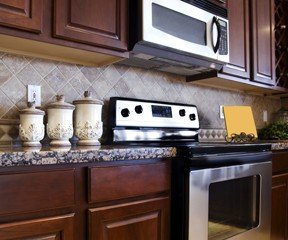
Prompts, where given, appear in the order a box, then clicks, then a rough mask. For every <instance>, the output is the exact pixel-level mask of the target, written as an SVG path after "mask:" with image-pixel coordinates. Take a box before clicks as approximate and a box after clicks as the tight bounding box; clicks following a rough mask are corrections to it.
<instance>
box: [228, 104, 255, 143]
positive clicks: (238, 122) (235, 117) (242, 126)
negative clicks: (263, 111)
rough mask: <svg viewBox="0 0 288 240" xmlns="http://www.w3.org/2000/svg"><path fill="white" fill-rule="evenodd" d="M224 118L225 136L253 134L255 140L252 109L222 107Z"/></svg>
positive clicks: (246, 107) (245, 107) (247, 107)
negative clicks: (242, 133)
mask: <svg viewBox="0 0 288 240" xmlns="http://www.w3.org/2000/svg"><path fill="white" fill-rule="evenodd" d="M223 110H224V116H225V124H226V131H227V135H228V136H229V137H230V136H231V134H233V133H235V134H240V133H241V132H244V133H246V134H251V133H252V134H254V136H255V137H256V138H258V136H257V130H256V126H255V121H254V118H253V113H252V109H251V107H249V106H224V107H223Z"/></svg>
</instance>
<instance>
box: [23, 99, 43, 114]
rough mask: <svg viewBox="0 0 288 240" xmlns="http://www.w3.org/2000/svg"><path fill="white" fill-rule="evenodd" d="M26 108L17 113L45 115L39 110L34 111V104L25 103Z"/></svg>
mask: <svg viewBox="0 0 288 240" xmlns="http://www.w3.org/2000/svg"><path fill="white" fill-rule="evenodd" d="M27 106H28V108H24V109H22V110H20V111H19V113H20V114H31V115H45V112H44V111H42V110H40V109H36V107H35V102H28V103H27Z"/></svg>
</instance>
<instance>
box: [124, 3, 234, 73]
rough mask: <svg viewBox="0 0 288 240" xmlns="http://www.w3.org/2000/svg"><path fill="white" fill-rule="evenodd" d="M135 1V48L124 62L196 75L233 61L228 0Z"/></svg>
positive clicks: (132, 45)
mask: <svg viewBox="0 0 288 240" xmlns="http://www.w3.org/2000/svg"><path fill="white" fill-rule="evenodd" d="M131 2H132V3H131V11H130V14H131V19H130V23H131V25H130V32H131V35H130V43H131V45H130V50H131V51H130V57H129V59H126V60H124V61H122V62H121V63H122V64H126V65H130V66H138V67H144V68H148V69H158V70H161V71H166V72H172V73H177V74H181V75H195V74H199V73H201V72H207V71H209V70H211V69H217V70H219V69H220V68H221V67H222V65H223V63H226V62H229V22H228V19H227V9H226V8H224V7H222V6H221V4H222V5H224V4H225V0H185V1H184V0H183V1H182V0H134V1H131ZM217 2H219V3H221V4H217Z"/></svg>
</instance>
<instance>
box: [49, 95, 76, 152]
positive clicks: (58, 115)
mask: <svg viewBox="0 0 288 240" xmlns="http://www.w3.org/2000/svg"><path fill="white" fill-rule="evenodd" d="M74 109H75V106H74V105H72V104H69V103H66V102H65V97H64V96H63V95H57V96H56V102H53V103H51V104H49V105H48V106H47V113H48V122H47V135H48V137H49V138H50V139H51V140H52V141H51V143H50V145H52V146H60V147H61V146H70V145H71V143H70V142H69V139H70V138H72V137H73V111H74Z"/></svg>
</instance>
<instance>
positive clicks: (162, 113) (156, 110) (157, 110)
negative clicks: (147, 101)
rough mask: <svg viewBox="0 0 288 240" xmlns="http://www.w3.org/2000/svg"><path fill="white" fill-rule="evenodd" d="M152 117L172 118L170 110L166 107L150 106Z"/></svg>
mask: <svg viewBox="0 0 288 240" xmlns="http://www.w3.org/2000/svg"><path fill="white" fill-rule="evenodd" d="M152 116H153V117H163V118H172V108H171V107H168V106H159V105H157V106H156V105H152Z"/></svg>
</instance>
